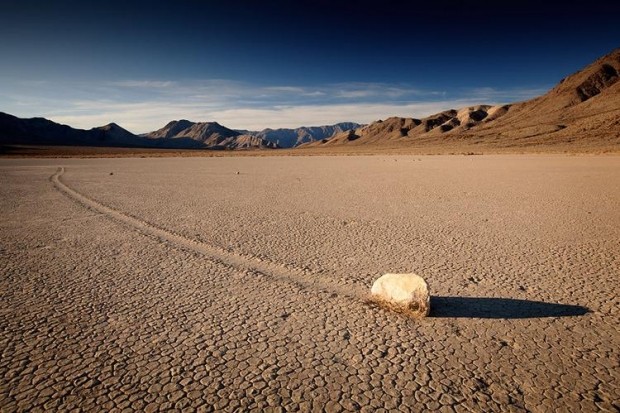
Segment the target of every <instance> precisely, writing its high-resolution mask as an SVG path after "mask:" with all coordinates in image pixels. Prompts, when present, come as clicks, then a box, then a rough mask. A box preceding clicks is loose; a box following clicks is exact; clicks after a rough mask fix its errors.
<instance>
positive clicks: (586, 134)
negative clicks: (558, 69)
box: [302, 49, 620, 149]
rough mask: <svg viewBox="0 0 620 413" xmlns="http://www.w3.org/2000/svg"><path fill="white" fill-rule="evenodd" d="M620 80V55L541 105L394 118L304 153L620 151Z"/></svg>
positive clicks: (569, 80) (538, 101)
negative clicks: (366, 148)
mask: <svg viewBox="0 0 620 413" xmlns="http://www.w3.org/2000/svg"><path fill="white" fill-rule="evenodd" d="M619 74H620V49H616V50H614V51H613V52H612V53H610V54H608V55H606V56H603V57H602V58H600V59H598V60H596V61H595V62H593V63H592V64H590V65H589V66H587V67H586V68H584V69H583V70H581V71H579V72H577V73H575V74H572V75H570V76H568V77H566V78H565V79H562V80H561V81H560V83H559V84H558V85H557V86H556V87H554V88H553V89H552V90H550V91H549V92H547V93H546V94H544V95H543V96H540V97H538V98H535V99H531V100H528V101H524V102H518V103H514V104H507V105H500V106H490V105H478V106H471V107H466V108H462V109H459V110H455V109H452V110H447V111H444V112H440V113H437V114H435V115H432V116H428V117H426V118H422V119H416V118H400V117H393V118H388V119H385V120H380V121H377V122H373V123H371V124H369V125H367V126H364V127H361V128H357V129H355V130H351V131H345V132H343V133H340V134H337V135H335V136H334V137H332V138H331V139H324V140H321V141H318V142H315V143H310V144H306V145H302V147H333V146H347V145H348V146H362V145H390V146H394V147H399V146H402V147H407V146H434V147H438V146H442V145H453V146H454V145H470V146H471V145H478V146H480V147H496V148H522V147H537V146H554V145H559V146H567V147H573V146H574V147H591V148H601V149H604V148H613V147H618V145H620V82H618V80H619V79H620V77H619V76H620V75H619Z"/></svg>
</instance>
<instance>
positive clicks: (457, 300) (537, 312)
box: [430, 296, 590, 319]
mask: <svg viewBox="0 0 620 413" xmlns="http://www.w3.org/2000/svg"><path fill="white" fill-rule="evenodd" d="M589 311H590V310H588V308H586V307H582V306H580V305H570V304H554V303H545V302H542V301H531V300H517V299H514V298H492V297H434V296H433V297H431V314H430V316H431V317H456V318H463V317H466V318H505V319H512V318H542V317H574V316H580V315H584V314H586V313H588V312H589Z"/></svg>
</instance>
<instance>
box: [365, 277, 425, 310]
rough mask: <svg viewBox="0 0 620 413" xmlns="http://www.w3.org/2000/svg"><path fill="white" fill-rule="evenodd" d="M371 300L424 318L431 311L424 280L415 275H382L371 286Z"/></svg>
mask: <svg viewBox="0 0 620 413" xmlns="http://www.w3.org/2000/svg"><path fill="white" fill-rule="evenodd" d="M370 292H371V294H372V296H373V298H374V299H375V300H378V301H380V302H384V303H386V304H388V305H393V306H396V307H399V308H401V309H404V310H406V311H407V312H413V313H414V314H415V315H419V316H422V317H426V316H427V315H428V314H429V313H430V311H431V295H430V293H429V291H428V285H427V284H426V281H424V278H422V277H420V276H419V275H416V274H384V275H382V276H381V277H379V278H378V279H377V280H376V281H375V282H374V283H373V285H372V289H371V290H370Z"/></svg>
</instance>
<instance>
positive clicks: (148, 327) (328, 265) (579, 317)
mask: <svg viewBox="0 0 620 413" xmlns="http://www.w3.org/2000/svg"><path fill="white" fill-rule="evenodd" d="M412 271H413V272H416V273H418V274H420V275H422V276H424V277H425V278H426V279H427V280H428V282H429V284H430V287H431V292H432V294H433V299H432V306H433V310H432V313H431V317H428V318H426V319H421V320H416V319H411V318H407V317H405V316H403V315H398V314H395V313H392V312H389V311H387V310H384V309H382V308H378V307H376V306H373V305H371V304H369V303H368V302H367V301H366V300H367V294H368V292H369V289H370V286H371V284H372V282H373V280H374V279H376V278H377V277H379V276H380V275H381V274H383V273H385V272H412ZM619 274H620V157H617V156H550V155H492V156H486V155H485V156H365V157H356V156H348V157H334V156H331V157H321V156H315V157H256V158H254V157H243V158H234V157H227V158H146V159H139V158H136V159H129V158H126V159H45V160H43V159H39V160H38V159H2V160H0V296H1V300H0V332H1V333H0V334H1V335H0V351H1V354H2V357H1V359H0V410H1V411H3V412H12V411H33V412H34V411H43V410H71V409H73V408H77V407H79V408H81V409H82V410H84V411H112V410H113V409H118V411H120V410H126V411H146V412H151V411H158V410H159V411H168V410H170V409H172V408H177V409H179V410H187V411H194V410H197V409H198V410H201V409H203V410H205V411H209V410H217V411H220V410H226V411H229V410H243V411H245V410H260V411H265V410H269V408H270V407H272V408H273V410H276V411H278V410H280V411H281V410H298V409H300V410H303V411H308V410H326V411H341V410H345V411H346V410H359V409H361V410H362V411H379V410H380V409H381V408H383V409H386V410H390V411H392V410H401V411H421V410H429V411H431V410H432V411H435V410H440V411H469V410H471V411H477V412H480V411H524V410H529V411H539V412H551V411H597V410H609V411H617V410H618V409H620V404H619V403H618V400H620V366H619V364H620V361H619V360H620V350H619V349H620V332H619V325H620V324H619V321H618V320H619V317H618V315H619V312H620V309H619V305H620V299H619V292H620V283H619V280H620V276H619Z"/></svg>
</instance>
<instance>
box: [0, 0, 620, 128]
mask: <svg viewBox="0 0 620 413" xmlns="http://www.w3.org/2000/svg"><path fill="white" fill-rule="evenodd" d="M503 3H506V4H503ZM618 21H620V2H605V1H603V2H600V1H597V2H576V1H564V2H544V1H542V0H538V1H519V2H513V3H512V4H509V2H501V1H493V2H487V1H477V2H476V1H443V2H431V1H429V2H427V3H426V4H416V2H402V1H390V0H383V1H357V2H356V1H346V2H345V1H327V0H314V1H311V0H298V1H294V0H291V1H253V2H250V1H245V2H241V1H236V2H235V1H226V2H224V1H175V2H157V1H135V2H130V1H125V2H120V1H101V2H86V1H62V0H60V1H54V2H50V1H28V0H20V1H13V0H3V1H2V2H1V3H0V38H2V41H1V42H0V56H2V64H1V65H0V111H6V112H9V113H14V114H16V115H19V116H35V115H42V116H47V117H50V118H52V119H55V120H59V121H65V122H67V123H70V124H72V125H75V126H81V127H90V126H95V125H97V124H100V123H102V122H103V123H107V122H105V121H106V120H108V121H117V122H119V123H120V124H122V125H123V126H126V127H128V128H129V129H131V130H133V131H136V132H143V131H145V130H148V129H153V128H156V127H159V126H161V125H160V124H163V123H165V121H166V120H170V119H172V118H175V117H176V118H178V117H190V118H192V117H193V120H201V121H204V120H218V121H221V122H222V123H224V124H227V125H230V126H231V127H248V128H260V127H262V126H266V124H265V122H267V123H268V122H271V123H269V125H270V126H274V127H277V126H294V125H297V124H299V125H300V124H310V123H316V122H318V123H329V122H331V121H333V120H334V119H336V118H338V119H339V120H357V121H361V122H367V121H370V120H372V119H376V118H379V117H385V116H388V115H390V114H394V115H409V116H421V115H424V114H428V113H429V112H431V111H433V110H435V109H438V108H447V107H448V106H452V105H458V104H461V103H463V104H470V103H473V102H478V103H486V102H490V103H495V102H508V101H512V100H519V99H525V98H528V97H531V96H533V95H536V94H538V93H540V92H541V91H544V90H545V89H547V88H549V87H551V86H553V85H554V84H555V83H557V81H559V80H560V79H561V78H562V77H564V76H566V75H568V74H570V73H572V72H574V71H576V70H579V69H581V68H582V67H583V66H585V65H587V64H588V63H590V62H591V61H593V60H594V59H596V58H597V57H600V56H601V55H603V54H605V53H608V52H610V51H611V50H612V49H613V48H615V47H618V46H620V23H618ZM166 108H169V109H168V111H166ZM391 108H394V112H389V111H390V110H391ZM339 110H340V113H341V115H342V116H341V117H338V116H336V115H338V111H339ZM396 112H398V113H396ZM185 114H186V115H185ZM355 116H358V118H354V117H355ZM352 117H353V118H352Z"/></svg>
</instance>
